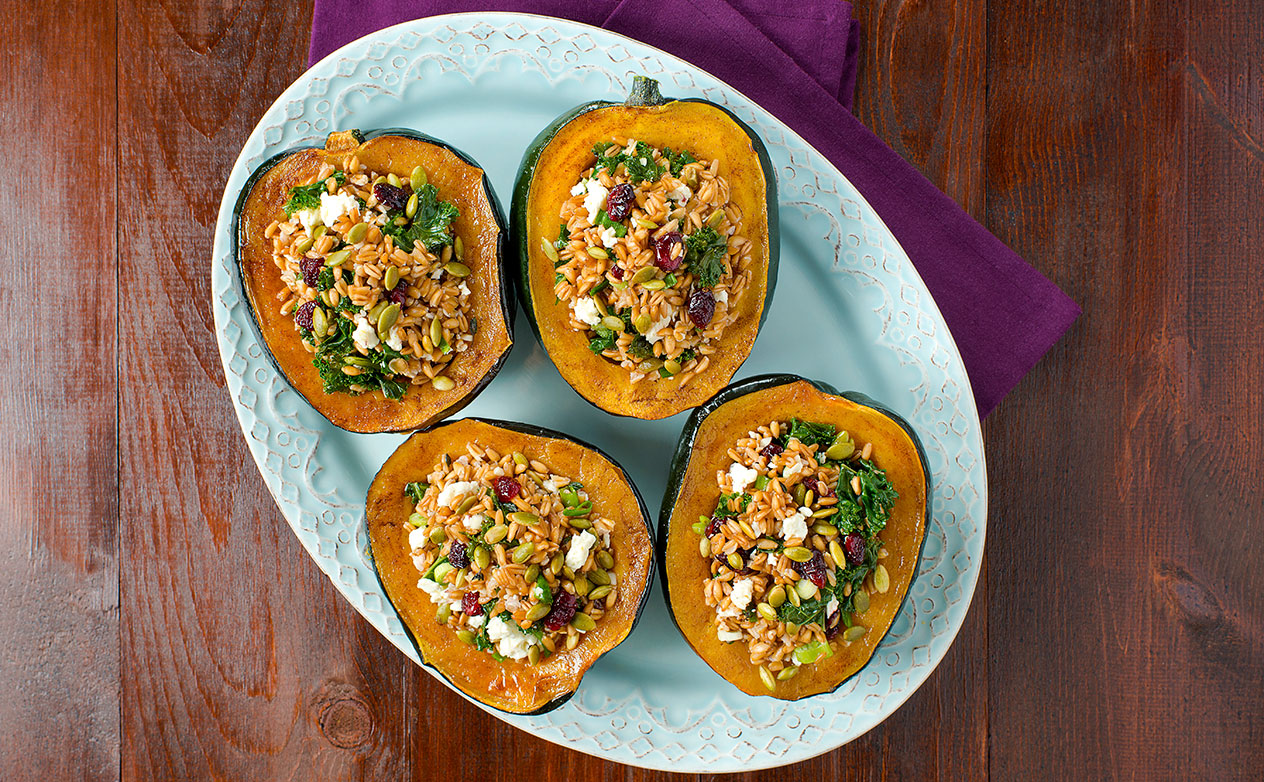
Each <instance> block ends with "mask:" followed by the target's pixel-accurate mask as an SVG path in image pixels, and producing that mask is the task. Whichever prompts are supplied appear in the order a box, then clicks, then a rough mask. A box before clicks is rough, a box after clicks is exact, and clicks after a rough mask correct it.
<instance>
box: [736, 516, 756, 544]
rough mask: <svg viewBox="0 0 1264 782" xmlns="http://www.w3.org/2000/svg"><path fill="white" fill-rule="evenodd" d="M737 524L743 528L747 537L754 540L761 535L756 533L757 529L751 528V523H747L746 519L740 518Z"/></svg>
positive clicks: (743, 532)
mask: <svg viewBox="0 0 1264 782" xmlns="http://www.w3.org/2000/svg"><path fill="white" fill-rule="evenodd" d="M737 526H738V527H740V528H741V530H742V534H743V535H745V536H746V537H748V538H750V539H752V540H754V539H755V538H757V537H759V536H758V535H756V534H755V530H753V529H751V525H750V524H748V523H746V521H745V520H744V519H738V520H737Z"/></svg>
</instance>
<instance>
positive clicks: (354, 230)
mask: <svg viewBox="0 0 1264 782" xmlns="http://www.w3.org/2000/svg"><path fill="white" fill-rule="evenodd" d="M368 232H369V224H368V223H356V224H355V225H353V226H351V230H350V231H347V244H359V243H360V242H363V241H364V235H365V234H367V233H368Z"/></svg>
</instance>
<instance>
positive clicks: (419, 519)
mask: <svg viewBox="0 0 1264 782" xmlns="http://www.w3.org/2000/svg"><path fill="white" fill-rule="evenodd" d="M408 523H409V525H411V526H412V528H413V529H417V528H418V527H421V526H424V525H425V523H426V517H425V516H423V515H421V514H420V513H412V514H409V516H408Z"/></svg>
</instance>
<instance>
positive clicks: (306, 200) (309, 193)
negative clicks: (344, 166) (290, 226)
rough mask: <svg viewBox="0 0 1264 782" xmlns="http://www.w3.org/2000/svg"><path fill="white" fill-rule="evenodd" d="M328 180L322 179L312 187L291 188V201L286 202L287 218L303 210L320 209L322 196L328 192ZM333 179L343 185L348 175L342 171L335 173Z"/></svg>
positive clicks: (311, 185)
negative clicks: (326, 184)
mask: <svg viewBox="0 0 1264 782" xmlns="http://www.w3.org/2000/svg"><path fill="white" fill-rule="evenodd" d="M326 179H327V178H326ZM326 179H322V180H320V181H319V182H313V183H311V184H310V185H299V186H298V187H291V188H290V199H289V200H288V201H286V202H285V216H286V217H289V216H290V215H292V214H294V213H295V212H298V211H301V210H303V209H319V208H320V194H321V193H324V192H327V191H326V190H325V181H326ZM333 179H334V181H335V182H337V183H338V184H340V185H341V184H342V183H343V182H346V181H347V175H346V174H344V173H342V172H341V171H335V172H334V174H333Z"/></svg>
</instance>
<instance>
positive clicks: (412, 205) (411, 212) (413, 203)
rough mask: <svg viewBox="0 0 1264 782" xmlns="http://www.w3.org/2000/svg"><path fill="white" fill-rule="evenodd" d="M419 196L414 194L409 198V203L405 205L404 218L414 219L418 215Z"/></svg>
mask: <svg viewBox="0 0 1264 782" xmlns="http://www.w3.org/2000/svg"><path fill="white" fill-rule="evenodd" d="M418 203H419V202H418V201H417V194H416V193H413V194H412V195H410V196H408V202H407V203H406V204H404V217H413V216H415V215H416V214H417V206H418Z"/></svg>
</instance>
